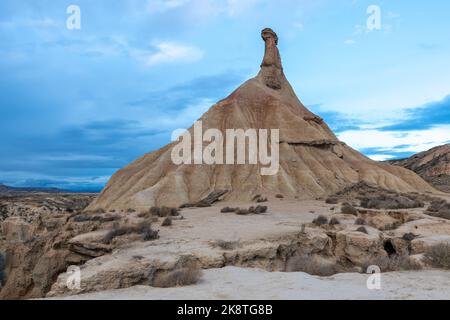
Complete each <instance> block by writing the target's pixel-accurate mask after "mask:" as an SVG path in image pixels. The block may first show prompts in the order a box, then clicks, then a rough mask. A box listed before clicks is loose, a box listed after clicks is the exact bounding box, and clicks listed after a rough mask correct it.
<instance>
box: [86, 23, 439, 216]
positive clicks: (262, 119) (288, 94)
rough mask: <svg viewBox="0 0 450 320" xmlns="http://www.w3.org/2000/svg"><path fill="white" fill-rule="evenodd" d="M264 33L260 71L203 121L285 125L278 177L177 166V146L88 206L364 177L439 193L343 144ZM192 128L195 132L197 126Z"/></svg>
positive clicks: (321, 185)
mask: <svg viewBox="0 0 450 320" xmlns="http://www.w3.org/2000/svg"><path fill="white" fill-rule="evenodd" d="M262 36H263V39H264V41H265V45H266V48H265V55H264V59H263V63H262V64H261V71H260V73H259V74H258V75H257V76H256V77H255V78H253V79H250V80H248V81H247V82H245V83H244V84H243V85H241V86H240V87H239V88H238V89H237V90H236V91H234V92H233V93H232V94H231V95H230V96H228V97H227V98H226V99H224V100H222V101H220V102H218V103H217V104H215V105H214V106H212V107H211V109H210V110H209V111H208V112H206V113H205V114H204V115H203V116H202V117H201V118H200V120H201V121H202V124H203V130H204V131H206V130H207V129H210V128H215V129H219V130H220V131H221V132H223V133H225V130H226V129H244V130H246V129H250V128H253V129H279V130H280V144H279V158H280V167H279V171H278V173H277V174H276V175H272V176H263V175H261V171H260V169H261V166H260V165H175V164H174V163H173V162H172V159H171V154H172V149H173V148H174V146H175V143H171V144H169V145H167V146H165V147H163V148H162V149H160V150H158V151H155V152H152V153H149V154H146V155H144V156H143V157H141V158H140V159H138V160H136V161H135V162H133V163H131V164H130V165H128V166H126V167H125V168H123V169H121V170H119V171H118V172H117V173H116V174H114V175H113V177H112V178H111V179H110V181H109V182H108V184H107V186H106V187H105V189H104V190H103V191H102V193H101V194H100V196H99V197H98V199H96V200H95V201H94V202H93V203H92V204H91V205H90V206H89V208H88V209H89V210H95V209H100V208H101V209H106V210H111V209H116V210H117V209H119V210H120V209H121V210H127V209H129V208H132V209H136V210H139V211H144V210H148V208H150V207H152V206H180V205H182V204H185V203H192V202H196V201H199V200H201V199H203V198H204V197H206V196H207V195H208V194H210V193H211V192H213V191H219V190H226V191H228V192H227V194H226V195H225V199H226V200H240V201H248V200H250V199H251V198H252V197H253V196H255V195H257V194H264V195H266V196H268V197H269V198H270V197H272V196H274V195H276V194H283V195H284V196H285V197H287V198H292V199H293V198H298V199H308V198H314V197H319V196H325V195H328V194H333V193H335V192H337V191H338V190H340V189H342V188H344V187H347V186H349V185H352V184H355V183H358V182H361V181H364V182H366V183H370V184H373V185H377V186H379V187H382V188H385V189H389V190H394V191H398V192H412V191H419V192H425V191H434V189H433V188H432V187H430V186H429V185H428V184H427V183H426V182H425V181H424V180H422V179H421V178H420V177H419V176H417V175H416V174H415V173H413V172H411V171H409V170H406V169H403V168H400V167H397V166H391V165H389V164H383V163H378V162H375V161H372V160H370V159H368V158H367V157H365V156H363V155H362V154H361V153H359V152H357V151H355V150H353V149H352V148H350V147H349V146H347V145H345V144H344V143H343V142H340V141H339V140H338V139H337V137H336V136H335V135H334V134H333V132H332V131H331V130H330V128H329V127H328V126H327V124H326V123H325V122H324V121H323V120H322V119H321V118H320V117H318V116H316V115H315V114H313V113H312V112H310V111H309V110H308V109H307V108H306V107H305V106H304V105H303V104H302V103H301V102H300V100H299V99H298V98H297V96H296V94H295V92H294V90H293V89H292V87H291V85H290V84H289V82H288V81H287V79H286V77H285V75H284V72H283V68H282V65H281V59H280V55H279V52H278V48H277V43H278V37H277V36H276V34H275V33H274V32H273V31H272V30H270V29H265V30H263V33H262ZM189 132H190V133H191V135H193V127H191V128H190V129H189ZM206 145H207V143H205V145H204V146H206Z"/></svg>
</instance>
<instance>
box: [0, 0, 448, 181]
mask: <svg viewBox="0 0 450 320" xmlns="http://www.w3.org/2000/svg"><path fill="white" fill-rule="evenodd" d="M71 4H75V5H78V6H79V7H80V9H81V30H68V29H67V28H66V20H67V18H68V16H69V15H68V14H67V13H66V9H67V7H68V6H69V5H71ZM369 5H378V6H379V8H380V9H381V29H380V30H372V31H369V30H368V29H367V27H366V21H367V19H368V17H369V15H368V14H367V8H368V6H369ZM449 12H450V2H449V1H447V0H432V1H429V2H419V1H406V0H386V1H382V0H371V1H363V0H339V1H336V0H316V1H310V0H279V1H268V0H165V1H164V0H96V1H92V0H71V1H65V0H21V1H15V0H2V1H1V2H0V75H1V76H0V130H1V131H0V133H1V137H2V138H1V140H0V153H1V154H0V182H3V183H6V184H10V185H14V186H25V185H26V186H52V187H53V186H56V187H62V188H66V189H73V190H81V189H82V190H97V189H99V188H101V187H102V186H103V185H104V184H105V182H106V181H107V180H108V178H109V177H110V175H111V174H112V173H114V172H115V171H116V170H118V169H119V168H121V167H123V166H125V165H126V164H128V163H129V162H131V161H132V160H134V159H136V158H137V157H139V156H141V155H142V154H144V153H146V152H150V151H152V150H155V149H156V148H158V147H161V146H163V145H164V144H166V143H167V142H169V140H170V135H171V132H172V130H174V129H176V128H180V127H187V126H188V125H190V124H191V123H192V122H193V121H195V120H196V119H197V118H198V117H200V116H201V115H202V114H203V113H204V112H205V111H206V110H207V109H208V108H209V107H210V106H211V105H212V104H213V103H214V102H216V101H217V100H219V99H222V98H224V97H226V96H227V95H228V94H229V93H231V91H232V90H233V89H234V88H236V87H237V86H238V85H239V84H241V83H242V82H243V81H245V80H246V79H248V78H250V77H253V76H254V75H255V74H256V73H257V72H258V70H259V64H260V62H261V59H262V55H263V42H262V40H261V38H260V31H261V29H262V28H264V27H271V28H273V29H274V30H275V31H276V32H277V33H278V35H279V38H280V43H279V47H280V50H281V54H282V58H283V64H284V68H285V72H286V75H287V77H288V79H289V81H290V82H291V84H292V85H293V87H294V89H295V90H296V92H297V94H298V96H299V97H300V99H301V100H302V101H303V102H304V104H305V105H307V106H308V107H309V108H310V109H311V110H312V111H314V112H316V113H318V114H319V115H321V116H322V117H324V118H325V119H326V120H327V122H328V123H329V125H330V126H331V127H332V128H333V129H334V130H335V131H336V133H337V135H338V136H339V138H341V139H342V140H343V141H345V142H347V143H348V144H349V145H350V146H352V147H354V148H356V149H358V150H360V151H362V152H364V153H365V154H366V155H368V156H370V157H372V158H374V159H378V160H381V159H388V158H393V157H404V156H408V155H411V154H412V153H415V152H418V151H423V150H426V149H428V148H431V147H433V146H435V145H439V144H443V143H447V142H449V140H450V63H449V61H450V20H449V19H448V13H449Z"/></svg>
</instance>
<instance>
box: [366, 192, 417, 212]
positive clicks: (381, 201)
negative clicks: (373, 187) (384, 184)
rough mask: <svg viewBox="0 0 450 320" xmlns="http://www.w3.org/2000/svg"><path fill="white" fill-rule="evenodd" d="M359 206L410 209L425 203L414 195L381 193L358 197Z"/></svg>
mask: <svg viewBox="0 0 450 320" xmlns="http://www.w3.org/2000/svg"><path fill="white" fill-rule="evenodd" d="M360 200H361V207H363V208H366V209H412V208H423V207H424V206H425V204H424V203H423V202H422V201H420V200H418V199H417V197H416V196H414V195H401V194H393V193H388V192H386V193H382V194H379V193H378V194H375V195H370V196H363V197H361V198H360Z"/></svg>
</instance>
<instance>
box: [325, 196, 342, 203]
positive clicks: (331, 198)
mask: <svg viewBox="0 0 450 320" xmlns="http://www.w3.org/2000/svg"><path fill="white" fill-rule="evenodd" d="M325 203H328V204H338V203H339V199H338V198H335V197H329V198H327V199H326V200H325Z"/></svg>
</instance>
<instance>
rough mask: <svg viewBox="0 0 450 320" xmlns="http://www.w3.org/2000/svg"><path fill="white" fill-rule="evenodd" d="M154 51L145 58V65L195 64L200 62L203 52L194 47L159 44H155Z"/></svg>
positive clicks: (172, 43)
mask: <svg viewBox="0 0 450 320" xmlns="http://www.w3.org/2000/svg"><path fill="white" fill-rule="evenodd" d="M155 48H156V50H155V51H154V52H153V53H150V54H148V55H147V57H146V58H145V64H146V65H148V66H154V65H157V64H161V63H173V62H195V61H198V60H200V59H201V58H202V57H203V55H204V52H203V51H202V50H200V49H198V48H196V47H191V46H186V45H181V44H177V43H174V42H160V43H157V44H155Z"/></svg>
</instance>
